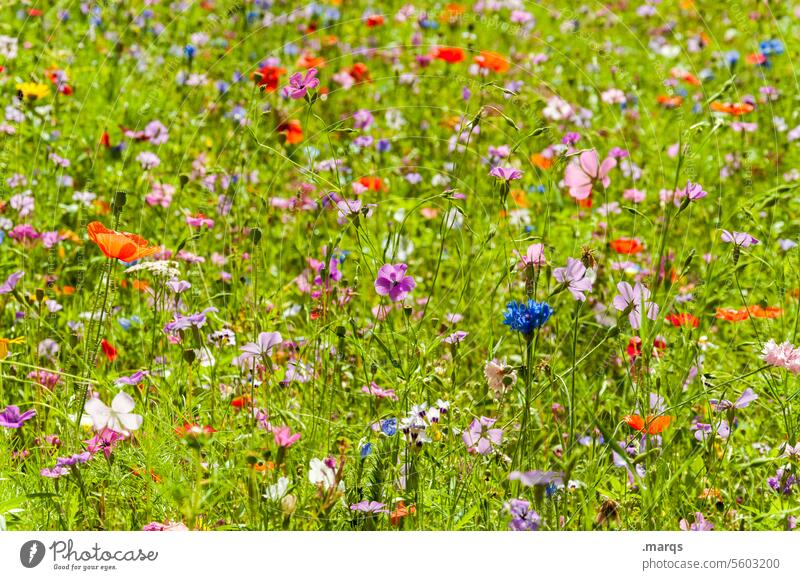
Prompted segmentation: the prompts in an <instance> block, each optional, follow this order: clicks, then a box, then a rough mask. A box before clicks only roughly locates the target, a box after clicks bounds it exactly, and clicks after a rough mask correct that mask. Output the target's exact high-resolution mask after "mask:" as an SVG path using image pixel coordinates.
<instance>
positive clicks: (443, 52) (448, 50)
mask: <svg viewBox="0 0 800 580" xmlns="http://www.w3.org/2000/svg"><path fill="white" fill-rule="evenodd" d="M433 58H436V59H439V60H443V61H445V62H446V63H449V64H455V63H457V62H461V61H462V60H464V51H463V50H461V49H460V48H456V47H454V46H440V47H439V48H437V49H436V50H434V51H433Z"/></svg>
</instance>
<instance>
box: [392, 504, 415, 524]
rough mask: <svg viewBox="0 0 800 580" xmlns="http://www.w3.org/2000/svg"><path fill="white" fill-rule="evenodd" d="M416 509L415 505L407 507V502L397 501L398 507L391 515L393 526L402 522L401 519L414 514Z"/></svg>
mask: <svg viewBox="0 0 800 580" xmlns="http://www.w3.org/2000/svg"><path fill="white" fill-rule="evenodd" d="M416 511H417V509H416V508H415V507H414V506H413V505H412V506H408V507H406V502H404V501H400V502H398V503H397V507H395V508H394V511H393V512H392V513H391V515H390V516H389V521H391V522H392V525H393V526H396V525H397V524H399V523H400V520H401V519H403V518H404V517H406V516H407V515H409V514H411V515H412V516H413V515H414V514H415V513H416Z"/></svg>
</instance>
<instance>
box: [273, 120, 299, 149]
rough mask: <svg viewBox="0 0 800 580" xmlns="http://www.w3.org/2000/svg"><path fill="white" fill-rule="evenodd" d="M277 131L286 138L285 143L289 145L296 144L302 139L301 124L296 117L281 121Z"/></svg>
mask: <svg viewBox="0 0 800 580" xmlns="http://www.w3.org/2000/svg"><path fill="white" fill-rule="evenodd" d="M278 132H279V133H281V134H282V135H283V136H284V137H285V138H286V143H288V144H289V145H297V144H298V143H302V141H303V126H302V125H301V124H300V121H298V120H297V119H292V120H291V121H286V122H285V123H281V124H280V125H279V126H278Z"/></svg>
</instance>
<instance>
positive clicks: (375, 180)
mask: <svg viewBox="0 0 800 580" xmlns="http://www.w3.org/2000/svg"><path fill="white" fill-rule="evenodd" d="M358 182H359V183H360V184H361V185H363V186H364V187H366V188H367V189H369V190H370V191H386V189H387V187H386V186H385V185H384V183H383V181H382V180H381V178H380V177H374V176H369V175H368V176H364V177H360V178H359V179H358Z"/></svg>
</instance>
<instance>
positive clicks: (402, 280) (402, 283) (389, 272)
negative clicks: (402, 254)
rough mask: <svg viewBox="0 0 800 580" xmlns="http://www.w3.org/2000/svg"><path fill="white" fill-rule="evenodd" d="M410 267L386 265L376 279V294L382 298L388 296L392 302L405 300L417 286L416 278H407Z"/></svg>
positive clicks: (379, 271)
mask: <svg viewBox="0 0 800 580" xmlns="http://www.w3.org/2000/svg"><path fill="white" fill-rule="evenodd" d="M406 270H408V265H406V264H384V265H383V266H381V269H380V270H378V277H377V278H375V292H377V293H378V295H380V296H388V297H389V299H390V300H391V301H392V302H399V301H401V300H403V299H404V298H405V297H406V296H408V293H409V292H411V291H412V290H413V289H414V287H415V286H416V285H417V283H416V282H414V278H412V277H411V276H406Z"/></svg>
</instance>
